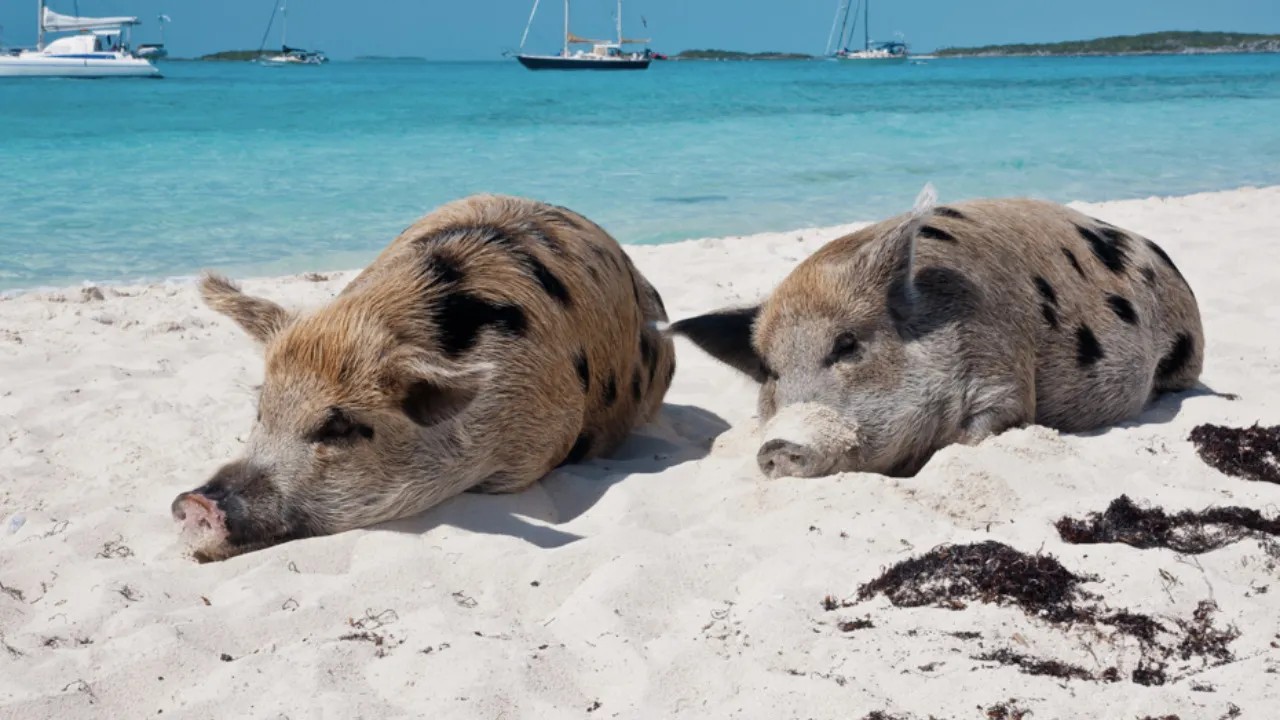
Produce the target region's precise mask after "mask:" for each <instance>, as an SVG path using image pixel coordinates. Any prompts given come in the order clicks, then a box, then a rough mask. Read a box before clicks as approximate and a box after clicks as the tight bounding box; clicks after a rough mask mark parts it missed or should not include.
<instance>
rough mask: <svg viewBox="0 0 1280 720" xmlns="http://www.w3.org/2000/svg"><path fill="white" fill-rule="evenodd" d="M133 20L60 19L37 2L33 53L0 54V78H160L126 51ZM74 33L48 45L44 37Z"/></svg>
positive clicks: (110, 18)
mask: <svg viewBox="0 0 1280 720" xmlns="http://www.w3.org/2000/svg"><path fill="white" fill-rule="evenodd" d="M140 24H141V23H140V22H139V21H138V18H136V17H106V18H85V17H75V16H73V15H62V14H59V13H56V12H54V11H52V10H50V9H49V8H47V7H45V0H38V9H37V15H36V47H35V49H34V50H17V51H7V52H6V51H0V77H80V78H104V77H160V71H159V70H157V69H156V66H155V65H152V64H151V63H150V62H147V61H146V60H145V59H143V58H140V57H137V56H135V55H134V54H133V53H132V52H131V51H130V50H129V29H130V28H132V27H133V26H134V25H140ZM46 32H50V33H77V34H75V35H70V36H68V37H60V38H58V39H56V40H54V41H53V42H51V43H49V44H48V45H46V44H45V42H44V34H45V33H46Z"/></svg>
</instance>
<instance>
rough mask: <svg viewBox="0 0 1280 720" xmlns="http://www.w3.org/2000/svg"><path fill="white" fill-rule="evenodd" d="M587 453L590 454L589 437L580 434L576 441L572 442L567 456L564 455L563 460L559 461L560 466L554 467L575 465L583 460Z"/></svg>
mask: <svg viewBox="0 0 1280 720" xmlns="http://www.w3.org/2000/svg"><path fill="white" fill-rule="evenodd" d="M589 452H591V436H590V435H588V434H586V433H581V434H579V435H578V439H577V440H575V441H574V443H573V447H571V448H569V454H568V455H566V456H565V458H564V460H561V461H560V464H559V465H556V467H564V466H565V465H576V464H577V463H580V462H582V459H583V458H585V457H586V456H587V453H589Z"/></svg>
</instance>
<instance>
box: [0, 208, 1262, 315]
mask: <svg viewBox="0 0 1280 720" xmlns="http://www.w3.org/2000/svg"><path fill="white" fill-rule="evenodd" d="M1270 190H1275V191H1280V185H1270V186H1268V185H1264V186H1254V185H1243V186H1239V187H1236V188H1231V189H1227V190H1208V191H1205V192H1199V193H1192V194H1190V195H1151V196H1148V197H1146V198H1131V199H1126V200H1106V201H1101V202H1085V201H1080V200H1072V201H1070V202H1067V203H1064V204H1065V205H1068V206H1070V207H1100V206H1101V207H1105V206H1111V205H1122V204H1125V203H1145V202H1152V201H1159V202H1168V201H1173V200H1180V199H1189V198H1200V197H1204V196H1215V195H1224V194H1232V193H1248V192H1256V191H1263V192H1266V191H1270ZM883 219H885V218H878V219H874V220H858V221H854V222H850V223H843V224H838V225H827V226H814V227H805V228H798V229H794V230H782V231H763V232H758V233H750V234H747V235H726V236H714V237H701V238H688V239H685V240H677V241H674V242H666V243H659V244H643V245H639V244H636V245H633V244H623V248H625V249H626V250H627V251H628V252H629V253H631V254H633V255H634V254H636V253H637V252H640V253H643V252H647V251H649V250H651V249H655V248H675V247H681V246H686V245H690V244H699V243H701V244H705V243H709V242H747V243H750V242H761V241H767V240H768V239H771V238H775V237H784V238H790V237H797V236H809V237H814V236H819V237H823V238H826V239H827V240H834V239H835V238H837V237H839V236H840V235H843V234H846V233H849V232H853V231H854V230H857V229H858V228H861V227H865V226H867V225H871V224H873V223H876V222H879V221H880V220H883ZM390 242H391V240H388V241H387V243H388V244H390ZM378 252H380V250H374V251H371V252H370V256H371V258H372V257H374V256H376V255H377V253H378ZM211 269H216V268H211ZM361 269H363V268H350V267H347V268H340V269H336V270H315V269H309V270H299V271H298V272H290V273H283V274H268V275H244V276H240V275H234V276H232V277H233V279H236V280H248V281H251V282H266V281H272V280H299V279H305V278H306V276H309V275H325V276H330V277H337V276H343V277H345V278H346V279H350V277H354V276H355V274H357V273H358V272H360V270H361ZM199 278H200V274H199V272H197V273H194V274H184V275H172V276H168V277H165V278H157V279H148V278H141V279H137V280H129V281H111V282H102V281H93V280H82V281H81V282H80V284H78V285H39V286H35V287H30V288H11V289H8V290H0V301H5V300H12V299H15V298H21V297H23V296H26V295H32V294H35V295H68V294H75V293H78V292H81V291H83V290H86V289H88V288H98V289H100V290H109V291H126V292H131V293H134V294H136V291H138V290H141V289H143V288H151V287H157V288H166V287H184V286H191V285H194V284H195V283H196V281H198V280H199ZM326 279H328V278H326Z"/></svg>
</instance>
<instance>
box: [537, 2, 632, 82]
mask: <svg viewBox="0 0 1280 720" xmlns="http://www.w3.org/2000/svg"><path fill="white" fill-rule="evenodd" d="M539 2H540V0H534V2H533V10H532V11H531V12H530V13H529V23H528V24H527V25H525V28H524V36H523V37H521V38H520V53H519V54H517V55H516V59H517V60H519V61H520V64H521V65H523V66H525V67H527V68H529V69H530V70H644V69H645V68H647V67H649V61H651V60H652V59H653V53H652V52H651V51H649V50H648V49H647V48H646V49H645V50H644V51H643V52H632V53H626V52H623V49H622V48H623V46H624V45H635V44H639V43H647V42H649V40H648V39H644V40H631V39H628V38H625V37H623V36H622V0H618V17H617V21H618V39H617V41H616V42H613V41H610V40H589V39H587V38H584V37H578V36H577V35H574V34H573V33H572V32H570V31H569V0H564V45H563V46H562V48H561V50H560V54H559V55H527V54H525V52H524V44H525V42H526V41H527V40H528V39H529V28H530V27H531V26H532V25H533V18H534V16H535V15H537V14H538V3H539ZM570 45H590V46H591V50H590V51H583V50H575V51H574V52H572V53H571V52H569V46H570Z"/></svg>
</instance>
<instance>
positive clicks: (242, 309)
mask: <svg viewBox="0 0 1280 720" xmlns="http://www.w3.org/2000/svg"><path fill="white" fill-rule="evenodd" d="M200 295H201V297H203V298H204V304H205V305H208V306H209V307H210V308H211V309H213V310H215V311H217V312H220V313H222V314H223V315H226V316H227V317H229V318H231V319H232V320H234V321H235V322H236V324H237V325H239V326H240V327H241V329H243V330H244V331H245V332H246V333H248V334H249V336H250V337H252V338H253V339H254V340H257V341H258V342H260V343H262V344H264V345H265V344H266V343H267V342H268V341H269V340H271V338H272V337H274V336H275V334H276V333H278V332H280V331H281V330H283V329H284V328H285V327H286V326H288V324H289V323H291V322H293V315H292V314H291V313H289V311H287V310H285V309H284V308H282V307H280V306H279V305H277V304H275V303H273V302H271V301H270V300H267V299H265V298H259V297H253V296H252V295H245V294H244V293H243V292H241V291H240V288H238V287H236V286H235V284H234V283H232V282H231V281H230V280H228V279H226V278H225V277H222V276H221V275H214V274H212V273H210V274H206V275H205V276H204V278H203V279H201V281H200Z"/></svg>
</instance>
